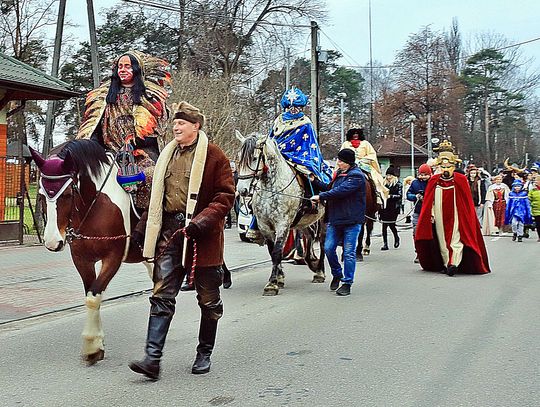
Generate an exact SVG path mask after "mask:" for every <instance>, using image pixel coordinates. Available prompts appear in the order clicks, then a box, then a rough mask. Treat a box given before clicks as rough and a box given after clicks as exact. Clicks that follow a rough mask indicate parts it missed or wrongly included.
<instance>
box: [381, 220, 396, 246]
mask: <svg viewBox="0 0 540 407" xmlns="http://www.w3.org/2000/svg"><path fill="white" fill-rule="evenodd" d="M388 228H390V230H391V231H392V234H393V235H394V240H396V239H397V238H398V231H397V228H396V224H395V222H392V223H383V225H382V236H383V242H384V244H388Z"/></svg>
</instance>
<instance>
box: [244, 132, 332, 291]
mask: <svg viewBox="0 0 540 407" xmlns="http://www.w3.org/2000/svg"><path fill="white" fill-rule="evenodd" d="M236 136H237V138H238V139H239V140H240V141H241V142H242V148H241V151H240V158H239V162H238V165H237V169H238V184H237V190H238V192H239V193H240V195H242V196H247V195H250V194H253V199H252V207H253V214H254V215H255V216H256V217H257V222H258V225H259V228H260V231H261V232H262V234H263V236H264V238H265V241H266V245H267V246H268V252H269V253H270V256H271V258H272V273H271V274H270V278H269V280H268V283H267V284H266V286H265V287H264V292H263V294H264V295H276V294H278V293H279V289H280V288H282V287H283V286H284V285H285V275H284V273H283V267H282V265H281V260H282V258H283V245H284V243H285V241H286V239H287V236H288V235H289V231H290V230H291V229H299V230H302V231H303V232H304V234H305V236H308V239H307V240H308V244H307V247H306V250H305V256H306V257H305V260H306V263H307V265H308V267H309V268H310V270H311V271H313V273H314V275H313V280H312V282H314V283H322V282H324V279H325V274H324V231H325V229H324V225H323V223H322V221H321V220H322V217H323V215H324V207H323V206H322V205H320V206H319V207H318V210H317V212H316V213H309V214H305V215H303V216H301V217H300V218H299V219H298V218H297V215H298V213H299V211H300V210H301V207H302V203H303V200H304V199H305V198H304V187H303V185H302V183H303V182H302V181H301V179H300V177H298V176H297V175H296V173H295V171H294V170H293V168H292V167H291V166H290V165H289V164H288V163H287V161H286V160H285V158H284V157H283V156H282V155H281V153H280V152H279V149H278V146H277V144H276V142H275V140H274V139H272V138H270V137H268V136H263V135H258V134H254V135H251V136H249V137H246V138H244V137H243V136H242V135H241V134H240V133H239V132H236ZM316 240H319V243H320V254H319V256H318V257H317V256H316V254H315V252H314V250H313V244H314V242H315V241H316Z"/></svg>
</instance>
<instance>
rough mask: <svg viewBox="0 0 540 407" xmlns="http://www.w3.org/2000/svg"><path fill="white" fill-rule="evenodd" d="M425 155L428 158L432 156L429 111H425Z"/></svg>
mask: <svg viewBox="0 0 540 407" xmlns="http://www.w3.org/2000/svg"><path fill="white" fill-rule="evenodd" d="M427 155H428V159H429V158H431V157H432V156H433V143H432V142H431V111H430V110H428V112H427Z"/></svg>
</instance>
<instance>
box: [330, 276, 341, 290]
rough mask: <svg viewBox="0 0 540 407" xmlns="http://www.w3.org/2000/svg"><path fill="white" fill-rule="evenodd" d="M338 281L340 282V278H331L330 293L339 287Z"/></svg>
mask: <svg viewBox="0 0 540 407" xmlns="http://www.w3.org/2000/svg"><path fill="white" fill-rule="evenodd" d="M340 281H341V277H333V278H332V282H331V283H330V291H336V290H337V289H338V287H339V282H340Z"/></svg>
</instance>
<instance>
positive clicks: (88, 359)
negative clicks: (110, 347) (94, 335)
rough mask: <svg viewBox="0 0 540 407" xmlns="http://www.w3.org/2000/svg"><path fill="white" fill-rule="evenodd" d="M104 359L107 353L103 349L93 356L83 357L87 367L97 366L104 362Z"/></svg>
mask: <svg viewBox="0 0 540 407" xmlns="http://www.w3.org/2000/svg"><path fill="white" fill-rule="evenodd" d="M103 358H105V351H104V350H103V349H100V350H98V351H97V352H96V353H92V354H91V355H84V357H83V359H84V361H85V362H86V366H92V365H95V364H96V363H97V362H99V361H100V360H103Z"/></svg>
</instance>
